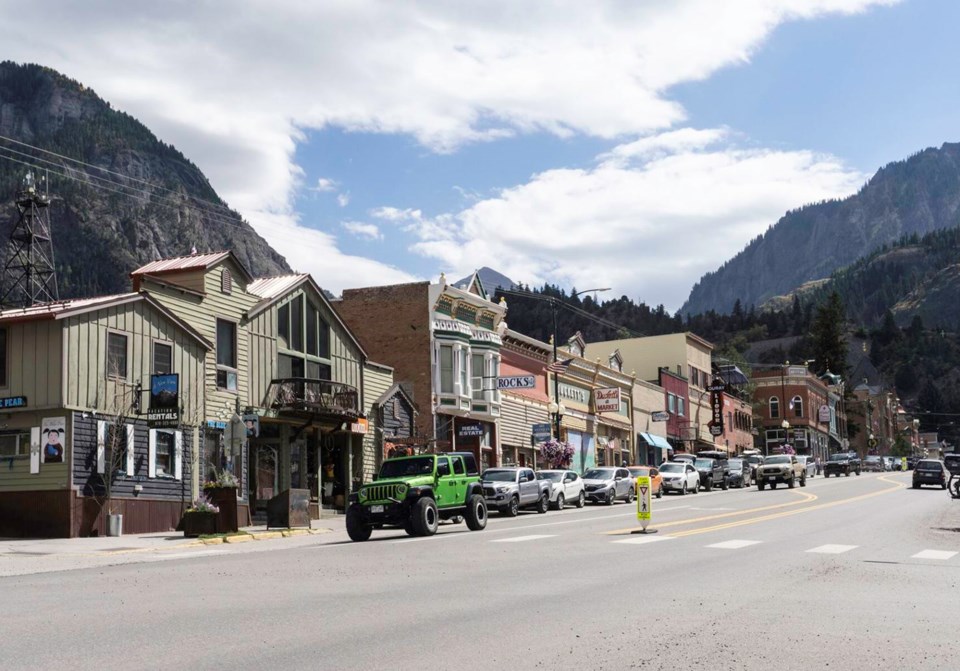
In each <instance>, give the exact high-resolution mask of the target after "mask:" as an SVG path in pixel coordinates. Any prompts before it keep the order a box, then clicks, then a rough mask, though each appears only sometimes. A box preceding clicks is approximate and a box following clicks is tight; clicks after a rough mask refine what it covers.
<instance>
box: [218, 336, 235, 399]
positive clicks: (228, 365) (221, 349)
mask: <svg viewBox="0 0 960 671" xmlns="http://www.w3.org/2000/svg"><path fill="white" fill-rule="evenodd" d="M217 387H219V388H220V389H226V390H228V391H236V390H237V325H236V324H234V323H233V322H228V321H226V320H225V319H218V320H217Z"/></svg>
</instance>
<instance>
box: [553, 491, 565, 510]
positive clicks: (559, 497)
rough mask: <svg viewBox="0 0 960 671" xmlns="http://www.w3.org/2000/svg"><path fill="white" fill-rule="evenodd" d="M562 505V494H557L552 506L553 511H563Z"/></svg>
mask: <svg viewBox="0 0 960 671" xmlns="http://www.w3.org/2000/svg"><path fill="white" fill-rule="evenodd" d="M563 504H564V500H563V494H557V500H556V502H555V503H554V504H553V507H554V509H555V510H563Z"/></svg>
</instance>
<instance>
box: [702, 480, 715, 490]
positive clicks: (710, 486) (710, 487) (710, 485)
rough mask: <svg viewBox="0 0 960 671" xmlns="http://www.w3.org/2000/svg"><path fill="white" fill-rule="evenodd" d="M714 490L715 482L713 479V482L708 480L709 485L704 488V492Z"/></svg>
mask: <svg viewBox="0 0 960 671" xmlns="http://www.w3.org/2000/svg"><path fill="white" fill-rule="evenodd" d="M712 489H713V480H712V479H711V480H707V484H705V485H704V486H703V491H705V492H709V491H710V490H712Z"/></svg>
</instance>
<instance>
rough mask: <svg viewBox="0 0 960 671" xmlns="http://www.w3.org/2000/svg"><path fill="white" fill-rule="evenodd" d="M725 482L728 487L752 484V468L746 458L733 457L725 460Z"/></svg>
mask: <svg viewBox="0 0 960 671" xmlns="http://www.w3.org/2000/svg"><path fill="white" fill-rule="evenodd" d="M727 465H728V466H729V471H728V472H727V484H728V485H729V486H730V487H749V486H750V485H752V484H753V477H752V469H751V468H750V462H749V461H747V460H746V459H740V458H733V459H730V460H729V461H728V462H727Z"/></svg>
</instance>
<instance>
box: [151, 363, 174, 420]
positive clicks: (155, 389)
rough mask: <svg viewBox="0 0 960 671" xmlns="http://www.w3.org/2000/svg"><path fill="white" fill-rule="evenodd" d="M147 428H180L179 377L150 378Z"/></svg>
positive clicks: (162, 376)
mask: <svg viewBox="0 0 960 671" xmlns="http://www.w3.org/2000/svg"><path fill="white" fill-rule="evenodd" d="M147 426H149V427H150V428H152V429H174V428H176V427H178V426H180V375H179V374H178V373H172V374H170V375H151V376H150V408H149V409H148V410H147Z"/></svg>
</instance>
